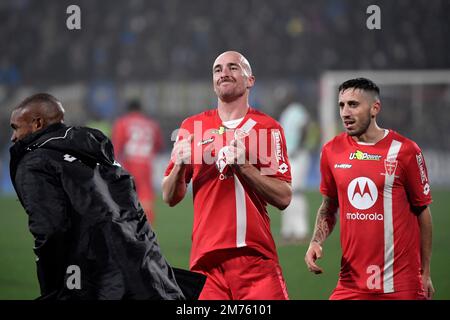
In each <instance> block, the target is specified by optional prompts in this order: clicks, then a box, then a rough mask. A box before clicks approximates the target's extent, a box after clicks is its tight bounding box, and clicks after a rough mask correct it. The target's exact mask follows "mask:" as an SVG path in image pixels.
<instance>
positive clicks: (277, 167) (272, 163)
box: [246, 125, 292, 182]
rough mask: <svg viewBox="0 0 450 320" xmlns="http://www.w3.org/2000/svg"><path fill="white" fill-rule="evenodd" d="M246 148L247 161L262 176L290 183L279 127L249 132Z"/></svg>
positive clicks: (273, 126) (282, 138)
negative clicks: (254, 166)
mask: <svg viewBox="0 0 450 320" xmlns="http://www.w3.org/2000/svg"><path fill="white" fill-rule="evenodd" d="M263 135H264V136H263ZM262 143H264V144H262ZM246 148H247V151H248V152H247V154H248V160H249V161H250V163H251V164H253V165H256V167H257V168H258V169H259V170H260V172H261V174H262V175H267V176H271V177H275V178H277V179H280V180H283V181H286V182H291V180H292V178H291V165H290V163H289V159H288V156H287V151H286V139H285V137H284V131H283V128H282V127H281V126H279V125H270V127H269V128H265V127H263V128H259V129H256V130H251V131H250V134H249V138H248V139H246Z"/></svg>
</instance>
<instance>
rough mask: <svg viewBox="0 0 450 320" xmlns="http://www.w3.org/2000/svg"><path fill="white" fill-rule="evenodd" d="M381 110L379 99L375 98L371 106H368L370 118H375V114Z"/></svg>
mask: <svg viewBox="0 0 450 320" xmlns="http://www.w3.org/2000/svg"><path fill="white" fill-rule="evenodd" d="M380 111H381V102H380V100H376V101H375V102H374V103H373V104H372V107H371V108H370V115H371V116H372V118H375V117H376V115H377V114H378V113H379V112H380Z"/></svg>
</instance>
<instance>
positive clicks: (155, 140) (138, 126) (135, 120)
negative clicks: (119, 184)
mask: <svg viewBox="0 0 450 320" xmlns="http://www.w3.org/2000/svg"><path fill="white" fill-rule="evenodd" d="M112 142H113V145H114V152H115V155H116V158H117V160H118V161H119V162H121V163H122V162H123V163H128V164H130V165H133V164H146V165H149V166H150V165H151V161H152V159H153V157H154V155H155V154H156V153H157V152H158V151H159V150H160V149H161V147H162V134H161V129H160V128H159V125H158V123H157V122H155V121H153V120H152V119H150V118H149V117H147V116H145V115H144V114H142V113H141V112H130V113H128V114H126V115H124V116H122V117H120V118H119V119H117V121H116V122H115V123H114V126H113V130H112ZM123 163H122V164H123Z"/></svg>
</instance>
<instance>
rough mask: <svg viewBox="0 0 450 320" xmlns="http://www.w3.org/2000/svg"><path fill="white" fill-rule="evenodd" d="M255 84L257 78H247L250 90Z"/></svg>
mask: <svg viewBox="0 0 450 320" xmlns="http://www.w3.org/2000/svg"><path fill="white" fill-rule="evenodd" d="M254 84H255V76H253V75H251V76H248V77H247V89H250V88H251V87H253V85H254Z"/></svg>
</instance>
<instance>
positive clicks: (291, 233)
mask: <svg viewBox="0 0 450 320" xmlns="http://www.w3.org/2000/svg"><path fill="white" fill-rule="evenodd" d="M309 121H310V116H309V113H308V111H307V110H306V108H305V107H304V106H303V105H302V104H300V103H298V102H292V103H290V104H289V105H288V106H287V107H286V109H284V111H283V112H282V113H281V116H280V124H281V126H282V127H283V129H284V132H285V137H286V145H287V151H288V156H289V160H290V162H291V173H292V200H291V203H290V205H289V206H288V207H287V208H286V209H285V210H284V211H283V214H282V216H281V237H282V241H283V243H284V244H302V243H306V242H307V241H308V240H309V239H308V238H309V205H308V201H307V199H306V196H305V193H304V192H305V187H306V182H307V181H306V180H307V177H308V172H309V166H310V154H309V150H308V149H307V148H306V147H305V142H306V135H307V130H308V124H309Z"/></svg>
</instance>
